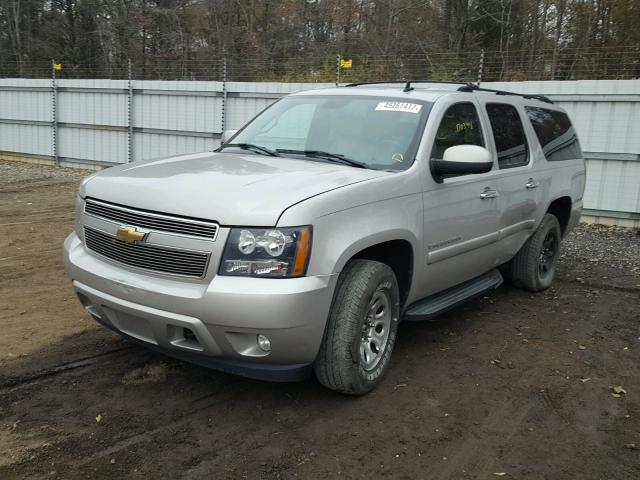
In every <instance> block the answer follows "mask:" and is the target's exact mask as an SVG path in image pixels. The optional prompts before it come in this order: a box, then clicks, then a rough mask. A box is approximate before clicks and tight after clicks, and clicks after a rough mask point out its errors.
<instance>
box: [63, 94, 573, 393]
mask: <svg viewBox="0 0 640 480" xmlns="http://www.w3.org/2000/svg"><path fill="white" fill-rule="evenodd" d="M227 137H228V135H227ZM223 141H224V143H223V144H222V146H221V147H220V148H219V149H217V150H216V151H215V152H213V153H212V152H206V153H199V154H192V155H183V156H178V157H171V158H164V159H160V160H151V161H145V162H137V163H134V164H129V165H121V166H118V167H113V168H109V169H107V170H104V171H102V172H100V173H98V174H95V175H93V176H91V177H88V178H87V179H85V180H84V181H83V183H82V185H81V187H80V193H79V195H78V198H77V224H76V228H75V232H74V233H72V234H71V235H70V236H69V237H68V238H67V239H66V241H65V268H66V271H67V273H68V275H69V277H70V278H71V279H72V281H73V286H74V288H75V290H76V291H77V294H78V297H79V299H80V301H81V302H82V304H83V305H84V307H85V308H86V310H87V311H88V312H89V313H90V314H91V315H92V316H93V317H94V318H95V319H96V320H97V321H98V322H100V323H101V324H103V325H104V326H106V327H108V328H111V329H113V330H115V331H116V332H118V333H120V334H122V335H124V336H125V337H126V338H128V339H131V340H134V341H137V342H140V343H141V344H143V345H146V346H148V347H151V348H154V349H157V350H160V351H162V352H164V353H166V354H169V355H172V356H175V357H177V358H180V359H184V360H187V361H190V362H194V363H198V364H203V365H206V366H209V367H213V368H219V369H222V370H225V371H227V372H233V373H236V374H241V375H245V376H249V377H254V378H261V379H270V380H278V381H288V380H294V379H298V378H301V377H304V376H306V375H308V374H309V373H310V372H311V370H313V371H315V374H316V377H317V378H318V380H319V381H320V382H321V383H322V384H323V385H326V386H327V387H329V388H332V389H334V390H337V391H340V392H343V393H347V394H356V395H357V394H363V393H366V392H368V391H370V390H371V389H372V388H374V387H375V386H376V384H377V383H379V381H380V379H381V378H382V375H383V374H384V372H385V370H386V369H387V367H388V365H389V361H390V358H391V353H392V352H393V347H394V343H395V340H396V332H397V330H398V322H399V321H400V320H401V319H404V320H428V319H431V318H433V317H434V316H436V315H437V314H439V313H442V312H443V311H446V310H448V309H450V308H452V307H454V306H455V305H458V304H459V303H461V302H463V301H465V300H467V299H470V298H473V297H475V296H477V295H480V294H482V293H484V292H486V291H487V290H490V289H493V288H496V287H497V286H499V285H500V284H501V283H502V275H501V273H500V272H503V273H504V272H508V276H509V277H510V279H511V281H513V282H514V283H515V284H516V285H518V286H520V287H522V288H525V289H527V290H530V291H539V290H543V289H545V288H547V287H549V285H550V284H551V282H552V280H553V276H554V270H555V262H556V259H557V257H558V249H559V247H560V241H561V239H562V237H563V236H564V235H566V234H567V232H569V231H570V230H571V228H572V227H573V226H574V225H575V224H576V222H577V221H578V219H579V216H580V209H581V206H582V194H583V191H584V184H585V167H584V160H583V158H582V153H581V150H580V145H579V143H578V139H577V137H576V133H575V131H574V129H573V127H572V126H571V122H570V121H569V118H568V117H567V114H566V113H565V112H564V111H563V110H562V109H561V108H559V107H557V106H556V105H554V104H553V103H552V102H551V101H549V100H548V99H547V98H545V97H542V96H524V95H517V94H513V93H510V92H502V91H495V90H486V89H481V88H478V87H477V86H475V85H472V84H453V83H438V84H435V83H430V82H389V83H384V84H353V85H349V86H346V87H339V88H330V89H323V90H313V91H308V92H301V93H297V94H294V95H290V96H288V97H285V98H283V99H282V100H280V101H278V102H276V103H275V104H273V105H272V106H270V107H269V108H268V109H266V110H265V111H263V112H262V113H260V114H259V115H258V116H256V117H255V118H254V119H253V120H252V121H251V122H249V123H248V124H247V125H246V126H245V127H244V128H243V129H242V130H240V131H238V132H234V133H233V134H232V135H231V137H230V138H229V139H228V140H227V138H223ZM497 267H501V268H500V270H499V269H498V268H497Z"/></svg>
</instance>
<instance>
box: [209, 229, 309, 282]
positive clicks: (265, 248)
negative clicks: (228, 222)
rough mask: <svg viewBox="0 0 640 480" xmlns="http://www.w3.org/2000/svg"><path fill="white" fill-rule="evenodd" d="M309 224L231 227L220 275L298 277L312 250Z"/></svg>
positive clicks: (304, 269)
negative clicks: (290, 226)
mask: <svg viewBox="0 0 640 480" xmlns="http://www.w3.org/2000/svg"><path fill="white" fill-rule="evenodd" d="M311 234H312V230H311V226H306V227H295V228H233V229H231V233H230V234H229V238H228V239H227V244H226V246H225V248H224V254H223V255H222V262H221V263H220V271H219V272H218V273H219V274H220V275H236V276H249V277H280V278H286V277H301V276H303V275H304V274H305V273H306V271H307V264H308V263H309V255H310V253H311Z"/></svg>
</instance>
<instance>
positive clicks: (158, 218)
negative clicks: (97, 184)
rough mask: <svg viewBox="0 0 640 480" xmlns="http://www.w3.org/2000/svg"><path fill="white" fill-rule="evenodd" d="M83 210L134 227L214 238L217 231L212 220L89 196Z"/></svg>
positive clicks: (216, 225) (216, 226)
mask: <svg viewBox="0 0 640 480" xmlns="http://www.w3.org/2000/svg"><path fill="white" fill-rule="evenodd" d="M84 211H85V212H86V213H88V214H90V215H95V216H96V217H101V218H105V219H107V220H112V221H114V222H118V223H121V224H123V225H134V226H136V227H142V228H148V229H150V230H157V231H162V232H168V233H177V234H180V235H191V236H194V237H203V238H209V239H215V238H216V233H218V224H217V223H214V222H207V221H204V220H192V219H188V218H182V217H176V216H172V215H164V214H157V213H152V212H145V211H143V210H135V209H132V208H128V207H121V206H119V205H113V204H110V203H106V202H101V201H100V202H99V201H97V200H93V199H91V198H87V200H86V202H85V206H84Z"/></svg>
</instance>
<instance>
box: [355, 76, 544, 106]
mask: <svg viewBox="0 0 640 480" xmlns="http://www.w3.org/2000/svg"><path fill="white" fill-rule="evenodd" d="M390 83H391V84H404V88H403V89H402V91H403V92H410V91H411V90H413V87H412V86H411V84H412V83H435V84H438V83H440V84H442V83H444V84H449V85H460V87H459V88H458V91H459V92H492V93H495V94H496V95H516V96H519V97H522V98H527V99H532V100H539V101H541V102H545V103H553V101H552V100H551V99H549V98H548V97H545V96H544V95H534V94H526V93H516V92H507V91H505V90H493V89H491V88H481V87H479V86H478V85H476V84H474V83H471V82H455V81H451V80H389V81H386V82H385V81H377V82H359V83H349V84H347V85H345V87H359V86H361V85H385V84H390Z"/></svg>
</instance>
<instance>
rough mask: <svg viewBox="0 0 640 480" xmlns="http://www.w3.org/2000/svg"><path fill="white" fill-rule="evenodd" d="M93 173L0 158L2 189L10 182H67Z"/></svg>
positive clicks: (0, 186) (0, 184) (0, 185)
mask: <svg viewBox="0 0 640 480" xmlns="http://www.w3.org/2000/svg"><path fill="white" fill-rule="evenodd" d="M91 173H93V172H92V171H89V170H82V169H79V168H61V167H49V166H46V165H33V164H30V163H19V162H7V161H3V160H0V179H2V181H1V182H0V188H2V189H3V190H4V189H5V188H6V187H7V186H8V185H11V184H14V183H22V184H25V183H26V184H29V183H32V182H41V181H43V180H46V181H49V182H56V181H62V182H68V181H70V180H78V181H79V180H80V179H81V178H82V177H85V176H87V175H89V174H91Z"/></svg>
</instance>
